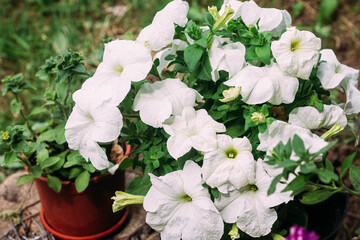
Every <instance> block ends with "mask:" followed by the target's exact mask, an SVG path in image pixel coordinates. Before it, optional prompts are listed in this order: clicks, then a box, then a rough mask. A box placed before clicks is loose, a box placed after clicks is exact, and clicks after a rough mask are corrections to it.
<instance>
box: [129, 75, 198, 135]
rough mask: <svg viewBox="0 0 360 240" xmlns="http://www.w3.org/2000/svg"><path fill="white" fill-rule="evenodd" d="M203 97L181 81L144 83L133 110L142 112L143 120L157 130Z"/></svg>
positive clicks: (170, 80)
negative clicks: (167, 120) (172, 116)
mask: <svg viewBox="0 0 360 240" xmlns="http://www.w3.org/2000/svg"><path fill="white" fill-rule="evenodd" d="M201 99H202V96H201V95H200V94H199V93H198V92H197V91H196V90H194V89H192V88H189V87H188V86H187V85H186V84H185V83H183V82H181V81H180V79H171V78H168V79H165V80H162V81H157V82H155V83H152V84H151V83H144V84H143V85H142V86H141V87H140V90H139V92H138V93H137V94H136V96H135V99H134V103H133V109H134V111H140V118H141V120H142V121H143V122H144V123H146V124H147V125H150V126H152V127H155V128H159V127H162V123H163V122H164V121H165V120H166V119H168V118H169V117H170V116H171V115H172V114H173V115H180V114H181V112H182V110H183V109H184V107H187V106H189V107H193V106H194V105H195V101H200V100H201Z"/></svg>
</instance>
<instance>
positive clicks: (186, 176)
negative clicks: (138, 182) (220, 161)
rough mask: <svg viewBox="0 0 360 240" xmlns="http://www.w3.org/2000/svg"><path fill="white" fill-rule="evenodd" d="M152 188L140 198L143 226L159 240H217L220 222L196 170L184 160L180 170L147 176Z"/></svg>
mask: <svg viewBox="0 0 360 240" xmlns="http://www.w3.org/2000/svg"><path fill="white" fill-rule="evenodd" d="M149 175H150V178H151V183H152V187H151V188H150V190H149V191H148V193H147V194H146V196H145V198H144V204H143V206H144V209H145V210H146V211H147V214H146V223H147V224H149V225H150V227H151V228H153V229H155V230H156V231H158V232H160V234H161V239H167V240H178V239H183V240H192V239H199V240H207V239H220V238H221V236H222V234H223V228H224V223H223V221H222V218H221V216H220V213H219V211H218V210H217V209H216V208H215V206H214V204H213V202H212V201H211V199H210V195H209V193H208V190H207V189H205V188H204V187H203V186H202V183H203V182H202V179H201V171H200V167H199V166H198V165H197V164H196V163H194V162H193V161H190V160H189V161H187V162H186V163H185V166H184V169H183V170H179V171H175V172H171V173H168V174H166V175H165V176H162V177H156V176H154V175H152V174H151V173H150V174H149Z"/></svg>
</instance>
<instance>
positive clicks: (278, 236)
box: [271, 233, 285, 240]
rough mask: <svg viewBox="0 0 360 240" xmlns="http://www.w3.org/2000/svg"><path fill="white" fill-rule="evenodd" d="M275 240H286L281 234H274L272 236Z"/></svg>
mask: <svg viewBox="0 0 360 240" xmlns="http://www.w3.org/2000/svg"><path fill="white" fill-rule="evenodd" d="M271 236H272V238H273V240H285V238H284V237H283V236H281V235H280V234H276V233H273V234H271Z"/></svg>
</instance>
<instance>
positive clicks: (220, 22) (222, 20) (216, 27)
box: [213, 5, 235, 31]
mask: <svg viewBox="0 0 360 240" xmlns="http://www.w3.org/2000/svg"><path fill="white" fill-rule="evenodd" d="M234 13H235V11H234V10H233V9H232V8H231V7H230V5H226V6H225V11H224V14H223V15H221V17H220V18H219V19H218V20H217V21H216V22H215V24H214V26H213V31H217V30H219V28H220V27H222V26H224V25H225V23H226V22H227V21H228V20H229V19H230V18H231V17H232V16H233V15H234Z"/></svg>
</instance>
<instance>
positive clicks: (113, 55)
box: [82, 40, 153, 105]
mask: <svg viewBox="0 0 360 240" xmlns="http://www.w3.org/2000/svg"><path fill="white" fill-rule="evenodd" d="M152 64H153V62H152V58H151V54H150V52H149V51H148V50H147V49H146V48H145V47H144V46H143V45H142V44H140V43H136V42H134V41H128V40H115V41H112V42H110V43H108V44H106V45H105V50H104V57H103V61H102V62H101V63H100V64H99V66H98V68H97V69H96V72H95V74H94V76H93V77H91V78H89V79H88V80H86V81H85V82H84V84H83V86H82V89H93V90H95V91H97V90H99V89H101V88H108V89H111V90H110V92H109V93H108V94H109V96H111V101H112V103H113V104H115V105H118V104H119V103H121V101H122V100H123V99H124V98H125V96H126V95H127V94H128V92H129V90H130V87H131V82H138V81H141V80H143V79H144V78H145V77H146V76H147V75H148V73H149V71H150V69H151V67H152Z"/></svg>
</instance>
